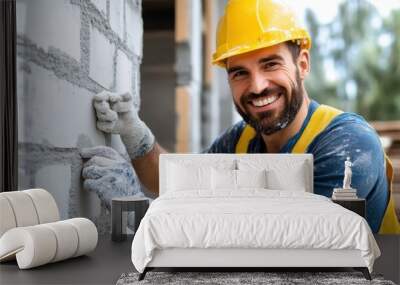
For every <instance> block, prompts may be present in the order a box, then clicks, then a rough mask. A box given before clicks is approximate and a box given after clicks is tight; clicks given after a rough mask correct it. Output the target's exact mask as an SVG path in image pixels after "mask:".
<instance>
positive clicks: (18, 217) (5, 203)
mask: <svg viewBox="0 0 400 285" xmlns="http://www.w3.org/2000/svg"><path fill="white" fill-rule="evenodd" d="M0 213H1V219H0V237H1V236H2V235H3V234H4V233H5V232H6V231H8V230H9V229H12V228H15V227H26V226H33V225H37V224H43V223H49V222H55V221H58V220H59V219H60V215H59V212H58V207H57V204H56V201H55V200H54V198H53V196H52V195H51V194H50V193H49V192H47V191H46V190H44V189H29V190H24V191H11V192H3V193H0Z"/></svg>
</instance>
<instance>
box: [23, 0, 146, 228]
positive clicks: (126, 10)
mask: <svg viewBox="0 0 400 285" xmlns="http://www.w3.org/2000/svg"><path fill="white" fill-rule="evenodd" d="M17 34H18V36H17V82H18V84H17V85H18V86H17V94H18V112H19V114H18V124H19V126H18V127H19V130H18V135H19V188H20V189H26V188H32V187H42V188H45V189H47V190H48V191H50V192H51V193H52V194H53V196H54V197H55V199H56V202H57V204H58V206H59V208H60V214H61V217H62V218H63V219H65V218H68V217H75V216H87V217H89V218H91V219H92V220H94V221H95V222H97V224H98V226H99V230H100V231H104V230H106V229H107V228H108V225H107V223H108V221H109V218H108V216H109V213H108V212H107V211H106V210H105V208H104V207H102V206H101V205H100V202H99V200H98V198H97V196H96V195H95V194H92V193H89V192H87V191H86V190H84V189H82V181H81V178H80V177H81V168H82V160H81V158H80V156H79V153H78V148H80V147H89V146H96V145H109V146H113V147H115V148H116V149H118V150H119V151H121V152H123V151H124V148H123V145H122V143H121V141H120V139H119V137H117V136H111V135H105V134H104V133H102V132H100V131H98V130H97V129H96V126H95V123H96V120H95V113H94V110H93V107H92V97H93V95H94V94H96V93H98V92H100V91H102V90H110V91H120V92H124V91H130V92H131V93H132V94H133V95H134V98H135V99H134V104H135V105H136V106H139V104H140V98H139V83H140V82H139V78H140V77H139V74H138V73H139V65H140V63H141V59H142V37H143V24H142V17H141V0H34V1H32V0H17ZM101 223H104V224H101Z"/></svg>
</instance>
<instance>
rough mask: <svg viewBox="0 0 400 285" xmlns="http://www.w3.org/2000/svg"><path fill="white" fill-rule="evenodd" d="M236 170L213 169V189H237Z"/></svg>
mask: <svg viewBox="0 0 400 285" xmlns="http://www.w3.org/2000/svg"><path fill="white" fill-rule="evenodd" d="M235 172H236V170H232V169H216V168H212V170H211V181H212V183H211V188H212V189H213V190H218V189H224V190H236V173H235Z"/></svg>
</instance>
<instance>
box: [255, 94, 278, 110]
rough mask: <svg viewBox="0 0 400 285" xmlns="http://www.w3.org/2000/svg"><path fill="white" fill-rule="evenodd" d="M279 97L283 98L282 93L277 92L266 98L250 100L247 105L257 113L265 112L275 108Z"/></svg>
mask: <svg viewBox="0 0 400 285" xmlns="http://www.w3.org/2000/svg"><path fill="white" fill-rule="evenodd" d="M281 97H283V93H282V92H277V93H273V94H270V95H267V96H262V97H258V98H255V99H251V100H249V101H248V104H249V105H250V106H251V109H253V110H255V111H257V112H262V111H267V110H271V109H273V108H275V107H276V105H277V104H278V101H280V100H279V99H280V98H281Z"/></svg>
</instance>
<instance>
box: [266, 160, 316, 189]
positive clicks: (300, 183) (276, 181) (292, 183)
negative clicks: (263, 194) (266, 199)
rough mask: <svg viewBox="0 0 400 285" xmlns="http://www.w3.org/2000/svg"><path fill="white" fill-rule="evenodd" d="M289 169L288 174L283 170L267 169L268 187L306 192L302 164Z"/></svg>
mask: <svg viewBox="0 0 400 285" xmlns="http://www.w3.org/2000/svg"><path fill="white" fill-rule="evenodd" d="M296 166H297V167H292V168H291V169H290V176H288V173H286V172H285V171H279V170H277V169H269V170H268V171H267V181H268V183H267V185H268V189H273V190H287V191H302V192H306V187H307V184H308V183H307V181H306V179H307V178H306V176H305V171H304V166H303V164H301V165H296Z"/></svg>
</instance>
